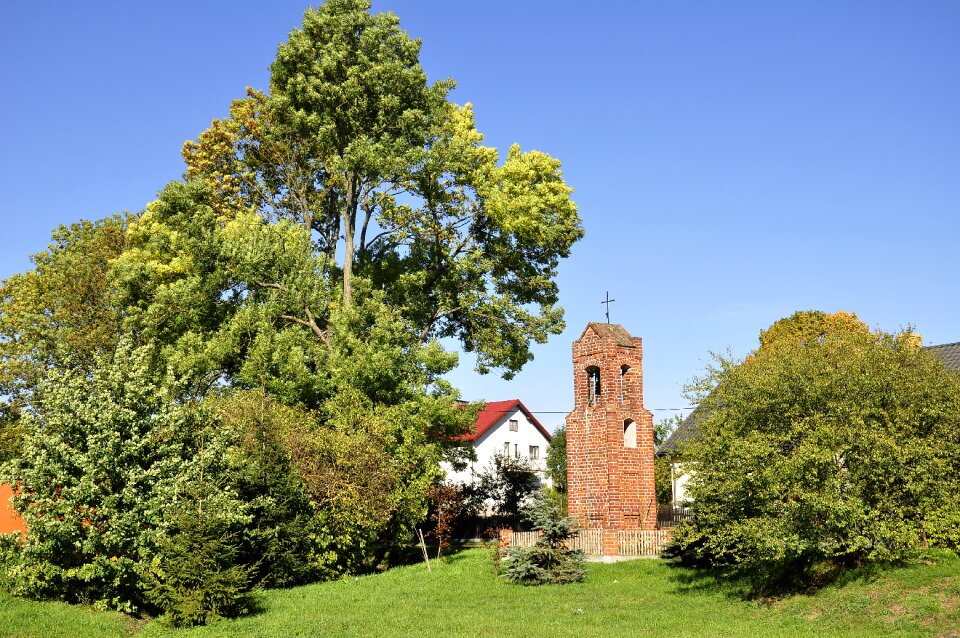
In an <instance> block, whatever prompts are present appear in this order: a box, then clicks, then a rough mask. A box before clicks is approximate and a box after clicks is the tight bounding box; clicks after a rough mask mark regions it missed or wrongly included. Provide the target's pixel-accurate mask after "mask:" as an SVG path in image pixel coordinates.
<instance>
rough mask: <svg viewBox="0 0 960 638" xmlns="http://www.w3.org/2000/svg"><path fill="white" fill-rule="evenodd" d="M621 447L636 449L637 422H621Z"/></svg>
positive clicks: (631, 420) (629, 420)
mask: <svg viewBox="0 0 960 638" xmlns="http://www.w3.org/2000/svg"><path fill="white" fill-rule="evenodd" d="M623 447H637V422H636V421H634V420H633V419H627V420H626V421H624V422H623Z"/></svg>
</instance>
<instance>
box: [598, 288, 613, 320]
mask: <svg viewBox="0 0 960 638" xmlns="http://www.w3.org/2000/svg"><path fill="white" fill-rule="evenodd" d="M614 301H616V299H611V298H610V291H609V290H608V291H607V300H606V301H601V302H600V304H601V305H602V304H607V323H610V304H612V303H613V302H614Z"/></svg>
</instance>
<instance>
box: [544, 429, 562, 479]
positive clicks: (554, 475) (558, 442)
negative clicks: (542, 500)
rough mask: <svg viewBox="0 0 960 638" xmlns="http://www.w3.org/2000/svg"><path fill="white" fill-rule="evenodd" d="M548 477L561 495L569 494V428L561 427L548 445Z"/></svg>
mask: <svg viewBox="0 0 960 638" xmlns="http://www.w3.org/2000/svg"><path fill="white" fill-rule="evenodd" d="M546 460H547V476H549V477H550V479H551V480H552V481H553V487H554V489H556V490H557V491H558V492H560V493H561V494H566V492H567V428H566V426H560V427H559V428H557V429H556V431H555V432H554V433H553V439H551V440H550V443H549V444H548V445H547V459H546Z"/></svg>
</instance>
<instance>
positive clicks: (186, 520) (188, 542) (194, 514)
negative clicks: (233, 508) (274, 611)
mask: <svg viewBox="0 0 960 638" xmlns="http://www.w3.org/2000/svg"><path fill="white" fill-rule="evenodd" d="M217 496H222V495H217V494H215V493H210V491H209V486H206V485H203V484H202V483H201V484H199V485H196V486H194V489H192V490H190V492H188V493H187V494H183V495H181V498H180V500H178V502H177V504H176V505H175V506H174V507H173V508H172V511H171V512H170V513H169V515H168V517H167V522H168V528H167V533H166V535H165V536H164V537H163V538H162V539H161V540H160V543H159V547H158V551H157V555H156V557H155V558H154V560H153V561H152V564H151V569H150V570H149V572H148V573H147V574H146V575H145V590H146V597H147V599H148V600H150V601H151V602H152V603H153V604H154V605H156V606H157V607H158V608H159V609H162V610H164V620H165V621H166V622H167V624H169V625H171V626H173V627H190V626H193V625H205V624H207V623H208V622H210V621H213V620H217V619H218V618H221V617H231V616H239V615H240V614H242V613H245V612H246V611H248V610H249V608H250V606H251V602H252V600H251V592H250V581H251V571H252V568H251V566H250V565H246V564H244V563H243V562H242V561H241V560H239V542H238V541H239V536H240V530H239V529H238V526H237V524H236V517H235V516H233V515H232V513H231V512H230V511H229V510H226V509H224V506H225V505H226V506H229V505H231V504H232V503H231V502H230V500H229V499H224V498H219V499H218V498H217Z"/></svg>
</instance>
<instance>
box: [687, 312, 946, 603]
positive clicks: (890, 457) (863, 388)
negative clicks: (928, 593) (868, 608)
mask: <svg viewBox="0 0 960 638" xmlns="http://www.w3.org/2000/svg"><path fill="white" fill-rule="evenodd" d="M709 380H710V381H711V385H712V386H713V389H712V391H711V392H710V393H709V395H708V396H706V397H705V398H704V400H703V401H702V402H701V409H702V410H704V414H705V416H704V417H703V418H702V419H701V420H700V421H699V422H698V426H699V429H700V431H701V433H702V437H701V438H700V439H699V440H698V441H695V442H692V443H690V444H689V445H688V446H687V447H686V448H685V449H684V454H685V457H684V458H685V459H686V460H687V461H688V462H689V463H690V464H692V465H695V467H696V473H695V474H694V475H693V477H692V478H691V482H690V493H691V495H692V497H693V501H694V503H695V510H696V515H695V517H694V520H693V521H692V522H691V523H689V524H685V525H684V526H682V527H681V528H680V530H679V531H678V534H677V540H678V541H679V545H680V547H681V548H683V551H684V552H685V553H686V555H687V556H695V557H698V558H700V559H702V560H706V561H708V562H710V563H712V564H719V565H728V566H734V567H736V568H739V569H743V570H746V571H750V572H752V573H754V574H755V575H759V576H760V577H761V581H760V583H761V584H762V585H764V586H767V585H770V584H773V583H776V582H780V581H781V579H783V578H787V579H802V578H803V577H804V576H809V575H810V574H811V573H812V571H811V570H813V569H815V568H816V566H818V565H821V566H822V565H823V564H832V565H849V564H857V563H861V562H863V561H869V560H882V559H889V558H893V557H898V556H902V555H904V553H906V552H910V551H912V550H915V549H918V548H921V547H924V546H926V545H929V544H937V545H941V546H945V547H949V548H953V549H956V548H957V547H960V508H958V506H957V504H956V498H955V494H956V493H957V491H958V490H960V452H958V450H960V375H958V374H957V373H955V372H950V371H948V370H947V369H945V368H944V366H943V363H942V362H941V361H940V360H939V359H937V358H936V357H934V356H933V355H931V354H929V353H928V352H926V351H924V350H923V349H922V348H920V347H919V346H918V344H917V342H916V340H915V339H913V338H912V337H911V335H910V333H902V334H900V335H890V334H884V333H882V332H871V331H870V330H869V329H868V328H867V326H866V325H865V324H863V323H862V322H860V321H859V320H858V319H856V316H855V315H850V314H846V313H837V314H836V315H826V314H824V313H817V312H804V313H797V314H795V315H793V316H792V317H790V318H788V319H784V320H781V321H779V322H777V323H775V324H774V325H773V326H771V328H770V329H769V330H767V331H765V332H764V333H763V335H762V337H761V346H760V348H759V349H758V350H756V351H755V352H754V353H753V354H752V355H751V356H749V357H747V359H746V360H744V361H743V362H736V361H721V366H720V367H719V368H718V369H717V370H714V371H713V372H712V374H711V375H710V379H709Z"/></svg>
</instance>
